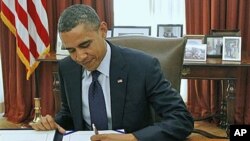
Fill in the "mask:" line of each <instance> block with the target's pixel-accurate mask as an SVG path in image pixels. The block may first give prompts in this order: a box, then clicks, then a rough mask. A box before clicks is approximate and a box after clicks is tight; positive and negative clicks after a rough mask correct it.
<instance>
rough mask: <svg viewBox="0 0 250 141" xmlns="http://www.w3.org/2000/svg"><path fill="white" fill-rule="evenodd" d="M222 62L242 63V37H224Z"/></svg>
mask: <svg viewBox="0 0 250 141" xmlns="http://www.w3.org/2000/svg"><path fill="white" fill-rule="evenodd" d="M223 44H224V46H223V53H222V60H226V61H241V37H237V36H236V37H223Z"/></svg>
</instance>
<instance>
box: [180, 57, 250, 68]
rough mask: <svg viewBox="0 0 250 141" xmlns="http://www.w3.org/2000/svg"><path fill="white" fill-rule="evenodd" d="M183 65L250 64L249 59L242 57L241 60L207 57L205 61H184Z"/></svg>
mask: <svg viewBox="0 0 250 141" xmlns="http://www.w3.org/2000/svg"><path fill="white" fill-rule="evenodd" d="M183 65H184V66H189V65H192V66H250V60H245V59H243V60H242V61H224V60H222V59H221V58H207V60H206V61H204V62H202V61H200V62H198V61H197V62H194V61H184V62H183Z"/></svg>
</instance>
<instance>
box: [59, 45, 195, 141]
mask: <svg viewBox="0 0 250 141" xmlns="http://www.w3.org/2000/svg"><path fill="white" fill-rule="evenodd" d="M109 44H110V46H111V62H110V96H111V113H112V126H113V127H112V128H113V129H125V131H126V132H128V133H133V134H134V135H135V136H136V137H137V138H138V139H139V140H140V141H165V140H168V141H175V140H184V139H185V138H186V137H187V136H188V135H189V134H190V133H191V131H192V130H193V119H192V117H191V115H190V113H189V112H188V111H187V109H186V107H185V104H184V102H183V100H182V98H181V96H180V94H179V93H178V92H177V91H176V90H174V89H172V88H171V83H170V82H169V81H167V80H166V79H165V78H164V76H163V73H162V72H161V67H160V64H159V61H158V60H157V59H156V58H153V57H151V56H149V55H147V54H145V53H143V52H141V51H136V50H133V49H129V48H123V47H117V46H114V45H112V44H111V43H109ZM82 72H83V70H82V67H81V66H80V65H78V64H77V63H75V62H74V61H73V60H72V59H71V58H70V57H67V58H65V59H63V60H61V61H60V62H59V75H60V86H61V92H62V93H61V99H62V107H61V111H60V112H59V113H58V114H57V115H56V121H57V123H59V124H60V125H61V126H63V127H64V128H66V129H72V128H73V129H74V130H87V128H86V126H85V124H84V120H83V116H82V94H81V87H82ZM120 79H122V80H123V81H122V83H118V80H120ZM150 105H151V106H152V107H153V108H154V110H155V112H156V113H157V114H158V115H159V116H161V117H162V121H161V122H158V123H154V122H153V120H152V114H151V112H150Z"/></svg>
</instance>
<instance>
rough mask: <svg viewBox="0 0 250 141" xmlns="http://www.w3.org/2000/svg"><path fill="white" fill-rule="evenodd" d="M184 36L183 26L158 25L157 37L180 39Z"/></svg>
mask: <svg viewBox="0 0 250 141" xmlns="http://www.w3.org/2000/svg"><path fill="white" fill-rule="evenodd" d="M182 34H183V25H182V24H158V25H157V37H165V38H180V37H182Z"/></svg>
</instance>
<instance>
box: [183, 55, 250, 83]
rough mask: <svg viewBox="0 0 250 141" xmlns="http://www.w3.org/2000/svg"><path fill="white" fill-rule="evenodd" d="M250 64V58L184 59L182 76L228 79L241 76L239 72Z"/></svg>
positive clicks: (188, 77)
mask: <svg viewBox="0 0 250 141" xmlns="http://www.w3.org/2000/svg"><path fill="white" fill-rule="evenodd" d="M249 66H250V60H242V61H223V60H221V58H207V60H206V61H205V62H191V61H184V63H183V69H182V78H184V79H185V78H187V79H195V78H197V79H226V78H236V77H239V72H240V71H242V70H243V69H245V68H247V67H249Z"/></svg>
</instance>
